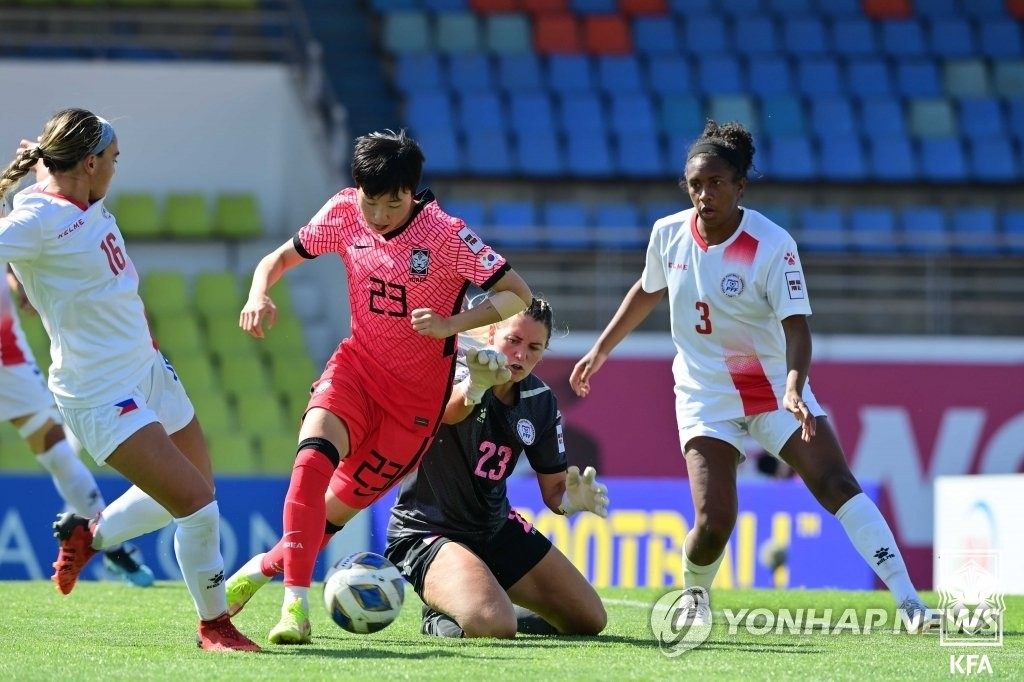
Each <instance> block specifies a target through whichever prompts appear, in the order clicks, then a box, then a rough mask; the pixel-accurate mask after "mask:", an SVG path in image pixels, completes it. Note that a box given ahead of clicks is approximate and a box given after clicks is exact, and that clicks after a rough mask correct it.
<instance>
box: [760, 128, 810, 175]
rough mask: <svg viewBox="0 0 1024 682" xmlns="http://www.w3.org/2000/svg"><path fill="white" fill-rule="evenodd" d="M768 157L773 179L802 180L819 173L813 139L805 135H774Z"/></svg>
mask: <svg viewBox="0 0 1024 682" xmlns="http://www.w3.org/2000/svg"><path fill="white" fill-rule="evenodd" d="M767 158H768V165H769V168H770V169H771V174H772V176H773V178H772V179H778V180H780V181H791V180H792V181H799V182H802V181H805V180H812V179H814V178H815V177H816V176H817V174H818V165H817V163H816V161H815V155H814V150H813V149H812V147H811V141H810V139H808V138H807V137H806V136H804V135H779V136H777V137H772V138H771V139H770V144H769V145H768V154H767Z"/></svg>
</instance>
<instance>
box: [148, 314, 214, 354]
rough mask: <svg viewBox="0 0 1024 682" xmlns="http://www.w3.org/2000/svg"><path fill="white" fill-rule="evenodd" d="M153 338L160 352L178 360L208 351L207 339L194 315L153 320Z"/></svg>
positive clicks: (173, 315)
mask: <svg viewBox="0 0 1024 682" xmlns="http://www.w3.org/2000/svg"><path fill="white" fill-rule="evenodd" d="M153 336H154V337H155V338H156V341H157V344H159V346H160V350H161V351H163V352H164V354H165V355H166V356H167V357H169V358H171V359H172V360H176V359H179V358H183V357H185V356H186V355H191V354H194V353H201V352H203V351H204V350H205V349H206V338H205V335H204V334H203V331H202V330H201V329H200V328H199V322H198V321H197V320H196V318H195V316H194V315H183V314H181V313H174V314H171V315H163V316H161V317H159V318H155V319H154V320H153Z"/></svg>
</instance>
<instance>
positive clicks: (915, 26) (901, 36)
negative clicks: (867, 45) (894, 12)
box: [881, 19, 928, 60]
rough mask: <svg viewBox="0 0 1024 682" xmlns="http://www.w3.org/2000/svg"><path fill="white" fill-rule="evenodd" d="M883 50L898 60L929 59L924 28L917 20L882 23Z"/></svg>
mask: <svg viewBox="0 0 1024 682" xmlns="http://www.w3.org/2000/svg"><path fill="white" fill-rule="evenodd" d="M881 30H882V33H881V38H882V50H883V52H884V53H885V54H886V55H887V56H889V57H895V58H896V59H900V60H902V59H917V58H926V57H928V49H927V47H926V45H925V39H924V28H923V27H922V26H921V23H920V22H918V21H917V20H915V19H906V20H899V21H883V22H881Z"/></svg>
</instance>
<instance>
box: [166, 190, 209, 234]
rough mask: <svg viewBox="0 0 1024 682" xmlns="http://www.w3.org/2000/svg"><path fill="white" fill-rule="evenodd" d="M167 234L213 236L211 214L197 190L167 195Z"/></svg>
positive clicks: (204, 198) (204, 199) (203, 197)
mask: <svg viewBox="0 0 1024 682" xmlns="http://www.w3.org/2000/svg"><path fill="white" fill-rule="evenodd" d="M167 235H168V236H169V237H172V238H175V239H209V238H211V237H212V236H214V232H213V215H212V214H211V213H210V211H209V209H208V207H207V205H206V197H205V196H203V195H202V194H200V193H199V192H175V193H173V194H169V195H168V196H167Z"/></svg>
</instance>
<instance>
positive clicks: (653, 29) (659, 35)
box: [633, 16, 683, 56]
mask: <svg viewBox="0 0 1024 682" xmlns="http://www.w3.org/2000/svg"><path fill="white" fill-rule="evenodd" d="M633 46H634V47H635V49H636V51H637V53H639V54H645V55H651V56H653V55H677V54H679V53H680V52H682V51H683V48H682V45H681V44H680V42H679V32H678V30H677V28H676V24H675V22H674V21H673V20H672V17H671V16H639V17H636V18H635V19H634V20H633Z"/></svg>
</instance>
